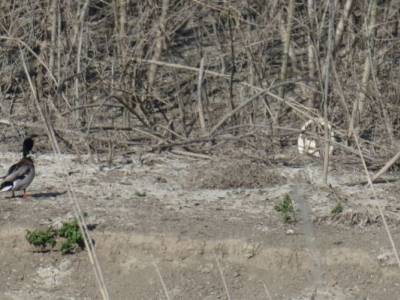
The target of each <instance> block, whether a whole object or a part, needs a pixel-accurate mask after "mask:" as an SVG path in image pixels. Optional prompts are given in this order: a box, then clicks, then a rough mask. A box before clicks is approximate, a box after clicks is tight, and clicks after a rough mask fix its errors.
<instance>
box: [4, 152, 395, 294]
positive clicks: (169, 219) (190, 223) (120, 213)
mask: <svg viewBox="0 0 400 300" xmlns="http://www.w3.org/2000/svg"><path fill="white" fill-rule="evenodd" d="M18 156H19V155H18V154H15V153H10V152H4V153H2V154H1V157H0V159H1V160H0V162H1V169H0V171H2V172H5V171H6V169H7V167H8V166H9V165H10V164H11V163H13V162H14V161H16V160H17V159H18ZM64 160H65V162H66V164H67V166H68V168H69V169H68V170H63V167H62V165H61V164H60V163H59V162H57V160H56V159H55V157H54V156H52V155H44V154H41V155H38V156H37V158H36V160H35V161H36V168H37V173H38V174H37V177H36V178H35V180H34V182H33V183H32V185H31V187H30V188H29V192H30V193H31V198H30V200H24V199H22V198H17V199H11V198H9V196H10V195H9V194H6V193H3V194H2V195H1V200H0V236H1V243H2V244H1V247H0V254H1V260H0V299H100V295H99V292H98V289H97V286H96V283H95V280H94V273H93V271H92V268H91V266H90V263H89V260H88V256H87V254H86V252H84V251H82V252H80V253H78V254H73V255H64V256H63V255H61V253H60V252H59V251H52V252H47V253H38V252H34V251H33V250H34V249H32V247H31V246H30V245H29V244H28V243H27V242H26V240H25V232H26V230H27V229H31V230H32V229H35V228H45V227H46V226H49V225H53V226H57V224H60V223H61V222H62V221H65V220H68V219H70V218H72V217H73V215H72V209H71V203H70V202H69V200H68V197H67V194H65V191H66V185H65V176H67V175H65V171H68V172H69V174H70V175H69V178H70V180H71V182H72V184H73V187H74V189H75V191H76V194H77V196H78V199H79V201H80V203H81V206H82V207H83V210H84V211H85V212H86V213H87V221H88V223H90V224H95V225H96V228H95V229H94V230H93V231H91V234H92V238H93V239H94V241H95V244H96V253H97V255H98V258H99V261H100V263H101V266H102V269H103V272H104V277H105V281H106V284H107V287H108V289H109V293H110V296H111V299H167V297H166V295H165V292H164V290H163V288H162V285H161V281H160V277H159V275H158V271H157V270H159V272H160V274H161V276H162V278H163V280H164V282H165V286H166V288H167V291H168V295H169V298H170V299H227V298H228V293H229V295H230V297H231V299H293V300H294V299H296V300H299V299H338V300H340V299H378V300H379V299H385V300H391V299H393V300H394V299H398V298H399V295H400V285H399V282H400V270H399V268H398V266H397V265H396V263H395V259H394V256H393V255H392V251H391V246H390V243H389V240H388V237H387V235H386V233H385V230H384V227H383V226H382V222H381V219H380V217H379V213H378V210H377V208H376V204H377V203H378V202H379V203H381V204H382V206H383V207H384V212H385V215H386V217H387V219H388V222H389V226H390V229H391V232H392V234H393V238H394V241H395V242H396V244H397V245H398V247H399V246H400V242H399V241H400V230H399V226H398V224H399V222H398V221H399V213H398V212H399V210H400V204H399V201H398V191H399V188H398V184H397V183H387V184H379V185H376V188H377V192H378V195H379V199H373V197H372V193H371V192H370V191H369V190H368V189H367V188H366V187H364V186H361V185H355V186H348V185H346V183H349V182H354V181H357V180H364V177H363V174H362V173H361V172H360V171H359V170H357V169H356V168H354V169H351V168H347V169H342V168H339V167H335V166H334V167H332V170H331V183H332V188H327V187H323V186H322V185H320V184H319V182H320V178H321V167H320V165H319V163H318V162H310V161H309V162H307V163H305V164H303V165H301V166H296V167H290V166H271V165H264V164H261V163H259V162H256V161H254V160H253V161H252V160H251V159H243V160H241V159H230V158H228V157H216V158H214V159H212V160H200V159H193V158H188V157H185V156H177V155H173V154H158V155H156V154H145V155H144V156H142V157H141V158H139V157H137V156H129V157H120V158H119V159H118V160H116V161H115V162H114V164H113V165H111V166H107V165H106V164H103V163H101V162H97V163H92V162H90V159H89V158H85V157H83V158H82V160H81V161H80V160H78V158H77V157H75V156H72V155H65V156H64ZM286 194H289V195H290V197H291V198H292V199H293V201H294V204H295V207H296V219H297V220H298V221H297V223H295V224H285V223H284V222H283V221H282V218H281V216H280V215H279V213H278V212H277V211H275V210H274V206H275V205H276V204H277V203H279V202H280V201H282V199H283V197H284V196H285V195H286ZM338 201H339V202H340V203H341V205H342V206H343V208H344V211H343V212H342V213H340V214H338V215H333V214H332V212H331V210H332V209H333V208H334V207H335V206H336V205H337V203H338ZM218 265H219V266H220V268H219V267H218ZM221 272H222V273H223V277H222V276H221ZM222 278H224V280H225V282H226V286H227V290H228V292H226V290H225V289H224V283H223V280H222Z"/></svg>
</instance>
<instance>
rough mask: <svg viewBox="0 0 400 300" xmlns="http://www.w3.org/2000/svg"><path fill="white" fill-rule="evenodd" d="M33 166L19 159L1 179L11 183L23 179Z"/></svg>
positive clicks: (25, 160) (27, 161)
mask: <svg viewBox="0 0 400 300" xmlns="http://www.w3.org/2000/svg"><path fill="white" fill-rule="evenodd" d="M32 167H33V164H32V162H30V161H29V160H27V159H21V160H20V161H19V162H17V163H16V164H14V165H12V166H11V167H10V168H9V169H8V172H7V175H6V176H4V177H3V179H4V181H8V182H12V181H14V180H16V179H22V178H24V177H25V176H26V175H27V174H28V173H29V172H30V171H31V169H32Z"/></svg>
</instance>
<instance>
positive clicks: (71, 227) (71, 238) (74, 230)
mask: <svg viewBox="0 0 400 300" xmlns="http://www.w3.org/2000/svg"><path fill="white" fill-rule="evenodd" d="M58 234H59V236H60V237H62V238H64V239H65V240H64V241H63V243H62V244H61V249H60V250H61V253H62V254H68V253H73V252H74V251H75V250H76V248H77V247H80V248H81V249H84V248H85V243H84V241H83V236H82V232H81V230H80V228H79V225H78V222H77V221H76V220H74V221H72V222H70V223H64V224H63V226H62V227H61V229H60V230H59V231H58Z"/></svg>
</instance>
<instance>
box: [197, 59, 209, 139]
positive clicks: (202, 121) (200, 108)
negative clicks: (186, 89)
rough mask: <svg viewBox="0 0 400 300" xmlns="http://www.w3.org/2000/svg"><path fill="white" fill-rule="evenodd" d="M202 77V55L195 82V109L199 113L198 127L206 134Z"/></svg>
mask: <svg viewBox="0 0 400 300" xmlns="http://www.w3.org/2000/svg"><path fill="white" fill-rule="evenodd" d="M203 77H204V57H202V58H201V60H200V69H199V79H198V82H197V101H198V105H197V110H198V113H199V121H200V128H201V130H202V133H203V135H206V134H207V129H206V121H205V119H204V110H203V100H202V84H203Z"/></svg>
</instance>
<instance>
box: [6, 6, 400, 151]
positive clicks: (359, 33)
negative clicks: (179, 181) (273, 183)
mask: <svg viewBox="0 0 400 300" xmlns="http://www.w3.org/2000/svg"><path fill="white" fill-rule="evenodd" d="M329 4H331V6H329ZM0 6H1V7H0V20H1V21H0V25H1V26H0V31H1V34H0V35H1V37H0V43H1V49H0V57H1V60H0V63H1V69H0V71H1V76H0V88H1V91H0V92H1V93H0V97H1V101H0V109H1V116H2V118H3V120H7V122H11V123H13V124H14V125H15V127H28V128H36V130H40V128H43V126H44V125H43V120H41V119H40V117H39V113H38V109H39V107H38V105H37V104H39V106H40V108H41V110H42V111H43V112H44V115H45V116H46V120H47V122H48V123H49V124H50V126H52V127H54V129H55V131H56V134H57V135H58V137H59V138H60V139H62V140H63V141H65V145H66V146H68V147H71V149H73V150H76V151H78V150H79V151H82V150H83V151H87V150H89V149H93V146H94V145H95V146H96V147H95V148H97V149H107V148H110V147H111V148H118V149H125V148H127V147H131V146H132V145H136V144H146V145H148V146H149V147H150V149H152V150H163V149H171V148H172V147H177V146H179V147H182V146H185V147H187V148H186V149H187V150H190V149H192V150H194V149H195V150H200V149H202V147H203V150H205V149H214V148H215V147H216V146H218V145H221V144H223V143H224V142H226V141H228V140H233V141H236V142H237V141H240V142H241V143H242V144H243V145H247V146H249V145H250V146H252V147H255V148H257V147H260V146H262V147H265V146H267V145H273V146H274V149H275V150H277V149H279V147H282V146H285V144H287V143H289V144H291V143H294V142H295V138H296V135H294V134H297V132H298V129H300V127H301V125H302V124H303V123H304V122H305V121H306V120H308V119H309V118H316V117H319V116H323V109H324V101H323V99H324V91H325V89H326V87H327V85H326V82H327V83H328V85H329V90H328V98H327V115H328V118H329V121H330V122H331V123H332V124H333V126H334V128H335V130H336V133H337V135H338V136H341V138H342V141H343V142H345V141H348V142H349V143H351V142H352V133H353V132H355V133H356V134H357V135H359V136H361V137H362V138H365V139H366V140H369V141H370V142H373V145H377V144H378V143H381V145H383V147H371V149H373V150H374V151H381V150H384V152H380V153H382V154H383V153H385V151H387V150H389V152H388V153H391V152H393V151H395V146H396V141H397V139H398V132H399V127H400V122H399V120H400V118H399V117H400V106H399V105H398V103H399V95H400V93H399V82H400V81H399V79H400V75H399V74H400V50H399V49H400V48H399V46H400V45H399V44H400V35H399V19H400V14H399V12H400V2H398V1H377V0H372V1H352V0H338V1H315V0H308V1H305V0H304V1H294V0H287V1H277V0H273V1H256V0H254V1H249V0H248V1H244V0H232V1H204V0H193V1H173V0H162V1H161V0H160V1H154V0H147V1H136V0H114V1H103V0H92V1H89V0H86V1H59V0H48V1H44V0H43V1H39V0H36V1H35V0H33V1H32V0H30V1H27V0H21V1H2V2H1V4H0ZM332 9H333V10H332ZM330 11H333V13H334V19H332V21H333V22H332V25H333V27H332V30H333V31H332V32H333V36H332V39H331V40H332V43H331V48H330V50H331V54H332V60H331V64H330V67H329V68H328V67H327V66H328V64H327V62H328V60H327V55H328V54H329V53H328V51H327V50H328V45H329V39H328V36H329V34H328V33H329V30H328V29H329V26H328V25H329V19H330ZM24 61H25V63H26V66H27V72H26V71H25V70H24ZM326 76H327V77H326ZM325 79H327V81H325ZM29 80H31V82H32V85H30V84H29ZM35 98H36V99H37V102H36V100H35ZM292 129H295V130H292ZM7 130H8V131H7V132H9V128H7ZM4 134H5V131H4V130H3V136H4ZM287 136H289V138H287ZM83 146H85V147H83ZM206 146H207V148H206ZM270 148H271V147H270ZM271 149H272V148H271ZM386 154H387V153H386Z"/></svg>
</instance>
